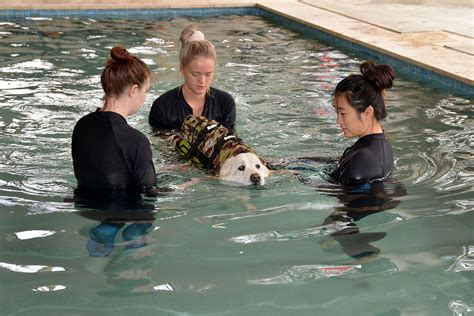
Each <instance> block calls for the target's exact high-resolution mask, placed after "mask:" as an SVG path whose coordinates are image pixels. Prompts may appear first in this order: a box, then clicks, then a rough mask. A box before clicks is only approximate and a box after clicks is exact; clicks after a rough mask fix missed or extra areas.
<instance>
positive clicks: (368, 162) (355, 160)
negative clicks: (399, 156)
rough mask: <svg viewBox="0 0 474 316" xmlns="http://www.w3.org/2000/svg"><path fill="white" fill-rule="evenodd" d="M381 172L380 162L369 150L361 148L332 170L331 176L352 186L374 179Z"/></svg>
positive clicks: (343, 183) (341, 182)
mask: <svg viewBox="0 0 474 316" xmlns="http://www.w3.org/2000/svg"><path fill="white" fill-rule="evenodd" d="M381 174H382V170H381V162H380V161H378V160H377V159H376V157H374V155H373V154H372V153H370V151H368V150H362V151H360V152H358V153H357V154H356V155H354V156H352V157H351V159H350V160H347V161H346V162H345V163H344V164H343V165H341V166H339V167H338V168H337V169H336V170H334V171H333V172H332V173H331V176H332V177H333V178H334V180H336V181H337V182H339V183H340V184H342V185H349V186H354V185H359V184H361V183H366V182H370V181H372V180H375V179H377V178H379V177H380V175H381Z"/></svg>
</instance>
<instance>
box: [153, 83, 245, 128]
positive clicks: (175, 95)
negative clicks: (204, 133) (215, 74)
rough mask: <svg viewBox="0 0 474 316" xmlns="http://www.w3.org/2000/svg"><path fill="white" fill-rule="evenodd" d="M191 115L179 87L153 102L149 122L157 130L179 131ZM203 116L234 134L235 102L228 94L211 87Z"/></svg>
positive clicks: (191, 111)
mask: <svg viewBox="0 0 474 316" xmlns="http://www.w3.org/2000/svg"><path fill="white" fill-rule="evenodd" d="M191 114H193V109H192V108H191V107H190V106H189V104H188V103H187V102H186V100H185V99H184V96H183V91H182V89H181V87H177V88H174V89H173V90H170V91H168V92H166V93H164V94H162V95H161V96H160V97H158V99H156V100H155V101H154V102H153V106H152V107H151V110H150V115H149V117H148V122H149V123H150V125H151V126H152V127H153V128H154V129H157V130H171V129H179V128H181V124H182V123H183V121H184V119H185V118H186V117H187V116H188V115H191ZM201 115H202V116H205V117H206V118H208V119H211V120H216V121H217V122H219V123H220V124H222V125H224V126H225V127H227V128H228V129H229V130H230V132H231V133H232V132H233V131H234V126H235V116H236V113H235V101H234V99H233V98H232V96H231V95H230V94H228V93H227V92H224V91H222V90H218V89H216V88H212V87H211V88H210V93H209V94H208V95H207V96H206V101H205V104H204V110H203V112H202V114H201Z"/></svg>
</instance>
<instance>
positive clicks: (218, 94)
mask: <svg viewBox="0 0 474 316" xmlns="http://www.w3.org/2000/svg"><path fill="white" fill-rule="evenodd" d="M209 90H210V92H211V96H214V97H216V98H231V99H233V98H232V95H231V94H230V93H229V92H227V91H224V90H221V89H218V88H214V87H210V88H209Z"/></svg>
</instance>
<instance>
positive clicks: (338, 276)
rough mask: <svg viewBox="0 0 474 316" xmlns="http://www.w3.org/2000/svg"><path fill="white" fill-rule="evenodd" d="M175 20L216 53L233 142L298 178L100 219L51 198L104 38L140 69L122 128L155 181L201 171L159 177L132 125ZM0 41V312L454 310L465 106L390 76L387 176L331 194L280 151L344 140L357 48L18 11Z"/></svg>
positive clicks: (469, 264) (220, 23) (165, 74)
mask: <svg viewBox="0 0 474 316" xmlns="http://www.w3.org/2000/svg"><path fill="white" fill-rule="evenodd" d="M191 21H197V22H198V23H199V26H200V28H201V29H202V30H203V31H204V32H205V34H206V36H207V37H208V38H209V39H210V40H211V41H212V42H213V43H214V44H215V46H216V49H217V52H218V67H217V70H216V78H215V82H214V86H215V87H217V88H220V89H223V90H226V91H228V92H230V93H231V94H232V95H233V96H234V98H235V100H236V104H237V133H238V134H239V136H240V137H241V138H243V139H244V140H245V141H246V142H247V143H248V144H250V145H251V146H253V147H254V148H255V149H256V151H257V152H258V153H259V154H260V155H262V156H264V157H266V158H268V159H270V160H272V161H275V162H276V163H279V164H280V165H283V166H284V167H285V168H286V169H292V170H294V171H297V172H298V173H299V175H292V174H285V173H282V174H276V175H274V176H272V177H271V178H269V179H268V183H267V184H266V185H265V186H264V187H263V188H260V189H256V188H248V187H241V186H236V185H229V184H225V183H220V182H218V181H214V180H209V179H205V178H202V179H201V181H200V182H199V183H198V184H197V185H196V186H194V187H192V188H191V189H188V190H185V191H175V192H172V193H170V194H168V195H166V196H162V197H159V198H158V199H157V200H156V201H155V200H151V201H145V204H146V211H138V212H135V213H132V215H130V216H129V218H127V219H126V220H122V221H118V222H120V223H116V222H117V221H115V223H114V224H110V223H106V224H104V223H102V224H101V223H100V221H101V220H103V216H104V213H103V212H102V213H101V212H94V209H84V208H81V207H79V206H77V205H74V203H73V202H71V199H70V198H71V197H72V192H73V189H74V188H75V185H76V183H75V178H74V175H73V169H72V161H71V154H70V141H71V133H72V129H73V126H74V124H75V122H76V121H77V120H78V119H79V118H80V117H82V116H83V115H84V114H86V113H88V112H91V111H93V110H94V109H95V108H96V107H99V106H100V105H101V97H102V95H103V94H102V91H101V88H100V73H101V70H102V68H103V66H104V63H105V60H106V58H107V56H108V53H109V51H110V48H111V47H112V46H113V45H115V44H117V43H122V44H123V45H124V46H125V47H127V48H129V49H130V51H131V52H132V53H135V54H136V55H138V56H139V57H141V58H143V59H144V60H145V61H146V63H147V64H148V65H149V67H150V69H151V70H152V73H153V78H152V79H153V84H152V87H151V89H150V93H149V95H148V97H147V100H146V102H145V105H144V107H143V108H142V109H141V111H140V112H139V113H137V114H136V115H134V116H132V117H130V118H129V123H130V124H131V125H132V126H134V127H135V128H137V129H139V130H141V131H142V132H144V133H145V134H146V135H147V136H148V137H149V139H150V141H151V143H152V149H153V154H154V159H155V160H156V165H157V171H158V182H159V184H160V185H162V186H173V185H177V184H180V183H183V182H185V181H186V180H187V179H189V178H192V177H202V176H203V175H204V173H203V172H202V171H200V170H195V169H191V170H181V169H179V170H173V169H170V168H169V165H171V164H174V163H175V162H176V158H175V154H174V153H173V151H171V150H170V149H169V148H166V144H165V142H164V141H163V140H162V139H158V138H156V137H155V136H154V135H153V134H152V132H151V131H150V128H149V126H148V112H149V110H150V107H151V103H152V102H153V100H154V99H155V98H156V97H157V96H159V95H160V94H162V93H163V92H165V91H167V90H168V89H171V88H173V87H175V86H177V85H178V84H179V83H180V82H181V79H180V77H179V73H178V71H177V69H178V62H177V38H178V36H179V33H180V31H181V30H182V29H183V28H184V27H185V26H187V25H188V24H189V23H190V22H191ZM0 42H1V47H0V52H1V54H0V76H1V78H0V86H1V89H0V143H1V146H0V157H1V160H0V166H1V168H0V205H1V210H0V242H1V244H0V245H1V252H0V291H1V293H0V314H1V315H35V316H37V315H129V314H135V315H244V314H248V315H269V314H271V315H474V230H473V227H474V211H473V208H474V199H473V193H472V187H473V184H474V165H473V160H472V156H473V154H474V148H473V146H472V143H473V140H474V119H473V117H474V102H473V100H470V99H465V98H461V97H457V96H455V95H453V94H451V93H450V92H449V91H442V90H435V89H434V88H430V87H426V86H421V85H419V84H417V83H416V81H415V80H412V79H410V78H406V77H403V76H402V75H400V76H398V77H397V80H396V82H395V85H394V88H393V89H392V90H391V91H390V92H389V93H388V99H387V105H388V112H389V115H388V118H387V119H386V121H385V123H384V127H385V129H386V131H387V134H388V135H389V138H390V141H391V143H392V146H393V149H394V155H395V157H396V161H395V164H396V169H395V172H394V175H393V179H392V181H391V182H390V183H387V184H385V185H386V187H383V188H381V189H380V190H378V191H377V192H376V193H375V194H374V193H370V194H367V193H366V192H355V193H354V192H352V193H349V194H347V192H340V191H341V190H340V189H338V188H334V187H332V186H329V185H328V183H327V181H326V178H325V170H327V168H328V166H327V165H326V164H324V163H316V162H311V161H308V160H299V159H297V158H299V157H314V156H318V157H334V156H338V155H341V154H342V152H343V150H344V148H346V147H347V146H350V145H351V144H352V143H353V141H354V140H347V139H344V137H343V135H342V134H341V133H340V131H339V129H338V127H337V125H336V123H335V113H334V110H333V108H332V105H331V93H332V90H333V88H334V87H335V85H336V84H337V82H339V80H341V79H342V78H343V77H345V76H347V75H348V74H350V73H356V72H358V65H359V64H360V62H361V61H362V60H364V56H359V55H355V54H351V53H348V52H343V51H339V50H337V49H336V48H334V47H330V46H327V45H323V44H321V43H319V42H317V41H315V40H313V39H311V38H307V37H305V36H303V35H301V34H298V33H296V32H293V31H291V30H288V29H285V28H283V27H281V26H278V25H276V24H274V23H272V22H270V21H268V20H265V19H263V18H261V17H257V16H223V17H210V18H206V19H198V20H190V19H188V18H184V17H183V18H176V19H172V20H153V19H148V20H147V19H145V20H143V19H137V20H135V19H128V20H127V19H107V18H100V17H97V18H94V19H90V18H54V19H53V18H25V19H18V20H10V21H0ZM364 210H366V212H365V211H364ZM125 213H127V212H125ZM127 214H128V213H127ZM122 215H123V214H122ZM348 215H349V217H350V218H349V219H348ZM111 216H113V215H111ZM351 218H352V220H351ZM101 225H102V226H101ZM347 232H350V233H347ZM101 234H103V235H101ZM104 236H106V237H104ZM107 236H108V237H107ZM110 236H112V238H113V237H114V236H115V241H114V242H110V243H108V244H107V246H106V247H105V246H104V245H101V244H100V242H99V243H98V242H97V238H99V239H100V238H102V237H103V238H109V239H110V238H111V237H110ZM94 241H96V242H94ZM367 251H368V252H369V253H370V255H363V254H366V252H367ZM361 254H362V255H361ZM105 255H107V256H105Z"/></svg>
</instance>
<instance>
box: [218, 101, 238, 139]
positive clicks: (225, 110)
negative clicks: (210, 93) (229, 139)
mask: <svg viewBox="0 0 474 316" xmlns="http://www.w3.org/2000/svg"><path fill="white" fill-rule="evenodd" d="M222 115H223V117H224V118H223V121H222V122H221V124H222V125H224V126H225V127H227V128H228V129H229V131H230V132H231V133H233V132H234V130H235V118H236V109H235V101H234V98H233V97H232V96H231V95H230V94H228V93H226V94H225V97H224V99H223V102H222Z"/></svg>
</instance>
